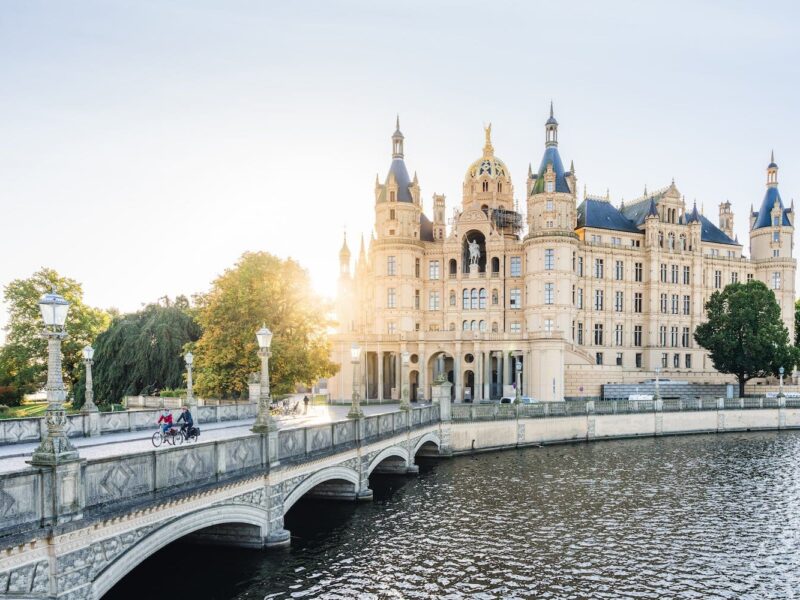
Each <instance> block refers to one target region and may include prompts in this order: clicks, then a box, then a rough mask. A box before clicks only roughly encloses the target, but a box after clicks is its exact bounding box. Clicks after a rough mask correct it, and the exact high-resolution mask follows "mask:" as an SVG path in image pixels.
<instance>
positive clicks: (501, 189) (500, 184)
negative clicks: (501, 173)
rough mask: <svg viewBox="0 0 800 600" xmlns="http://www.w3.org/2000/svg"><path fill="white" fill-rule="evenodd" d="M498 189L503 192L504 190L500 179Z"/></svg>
mask: <svg viewBox="0 0 800 600" xmlns="http://www.w3.org/2000/svg"><path fill="white" fill-rule="evenodd" d="M497 191H498V192H502V191H503V184H502V183H500V182H499V181H498V182H497Z"/></svg>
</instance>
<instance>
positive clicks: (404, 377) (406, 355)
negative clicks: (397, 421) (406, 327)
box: [400, 350, 411, 410]
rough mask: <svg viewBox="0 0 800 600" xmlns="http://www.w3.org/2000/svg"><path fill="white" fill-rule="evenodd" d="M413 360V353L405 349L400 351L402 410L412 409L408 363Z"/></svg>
mask: <svg viewBox="0 0 800 600" xmlns="http://www.w3.org/2000/svg"><path fill="white" fill-rule="evenodd" d="M410 360H411V353H410V352H408V351H407V350H404V351H403V352H401V353H400V363H401V364H402V368H403V372H402V373H400V381H401V383H400V410H411V402H410V398H409V397H408V396H409V390H408V364H409V362H410Z"/></svg>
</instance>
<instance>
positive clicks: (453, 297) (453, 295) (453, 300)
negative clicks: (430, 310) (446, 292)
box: [450, 292, 456, 306]
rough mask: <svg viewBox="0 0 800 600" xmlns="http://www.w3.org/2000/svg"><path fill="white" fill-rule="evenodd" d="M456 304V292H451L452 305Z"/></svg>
mask: <svg viewBox="0 0 800 600" xmlns="http://www.w3.org/2000/svg"><path fill="white" fill-rule="evenodd" d="M455 305H456V293H455V292H450V306H455Z"/></svg>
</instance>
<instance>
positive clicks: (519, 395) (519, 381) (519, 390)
mask: <svg viewBox="0 0 800 600" xmlns="http://www.w3.org/2000/svg"><path fill="white" fill-rule="evenodd" d="M514 370H515V371H516V373H517V390H516V391H517V394H516V397H515V398H514V404H522V361H521V360H519V357H517V360H516V363H515V369H514Z"/></svg>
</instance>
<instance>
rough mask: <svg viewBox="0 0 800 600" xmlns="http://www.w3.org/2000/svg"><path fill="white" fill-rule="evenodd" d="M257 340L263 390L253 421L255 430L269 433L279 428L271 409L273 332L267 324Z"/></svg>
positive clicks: (257, 336)
mask: <svg viewBox="0 0 800 600" xmlns="http://www.w3.org/2000/svg"><path fill="white" fill-rule="evenodd" d="M256 340H257V341H258V355H259V356H260V357H261V390H260V391H259V394H258V415H256V422H255V423H253V431H254V432H255V433H268V432H270V431H275V430H277V428H278V427H277V425H276V423H275V420H274V419H273V418H272V415H271V414H270V411H269V406H270V397H269V357H270V351H269V346H270V344H271V343H272V332H271V331H270V330H269V329H267V326H266V325H262V326H261V329H259V330H258V331H256Z"/></svg>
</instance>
